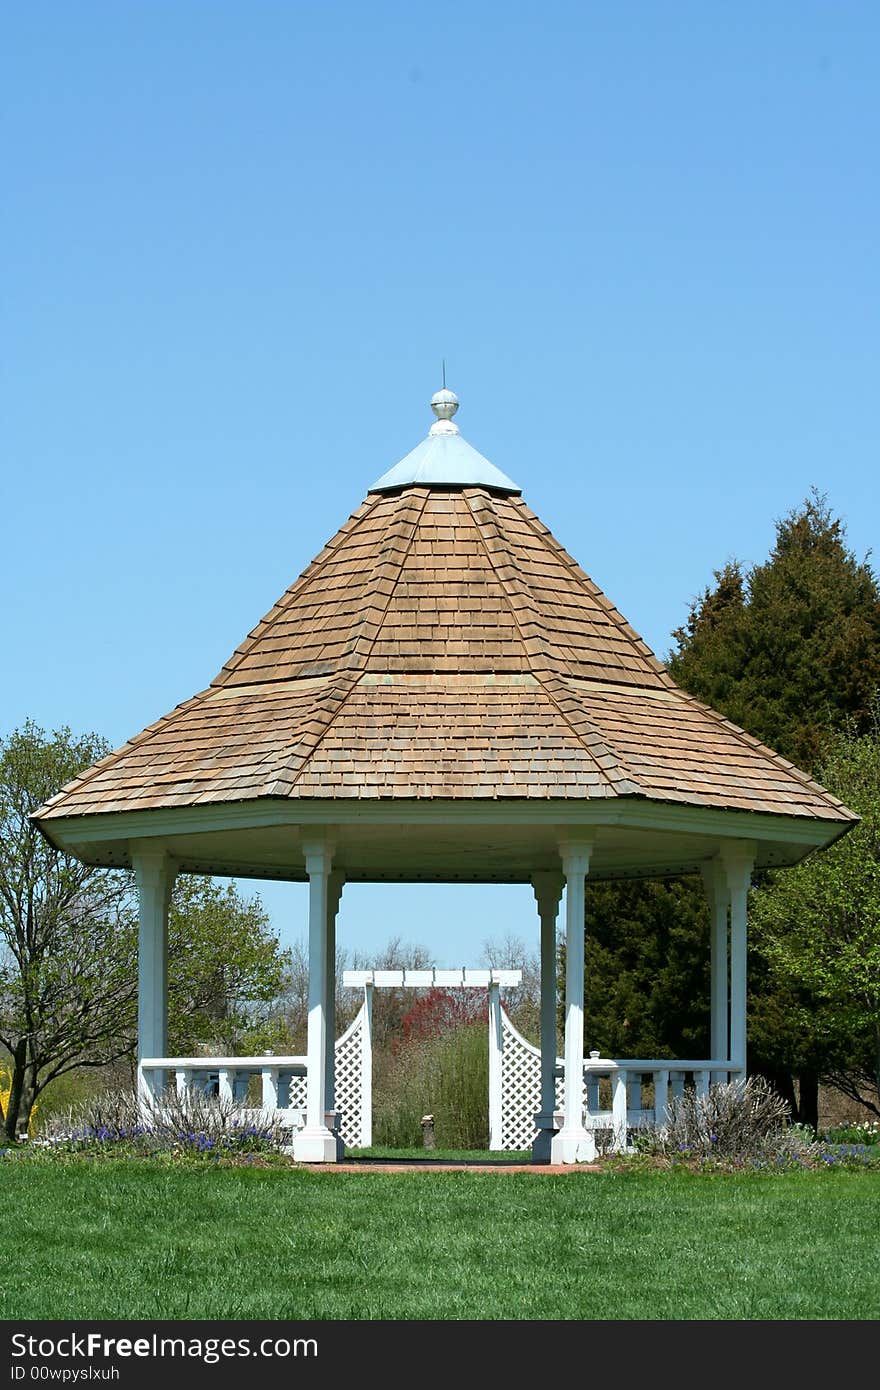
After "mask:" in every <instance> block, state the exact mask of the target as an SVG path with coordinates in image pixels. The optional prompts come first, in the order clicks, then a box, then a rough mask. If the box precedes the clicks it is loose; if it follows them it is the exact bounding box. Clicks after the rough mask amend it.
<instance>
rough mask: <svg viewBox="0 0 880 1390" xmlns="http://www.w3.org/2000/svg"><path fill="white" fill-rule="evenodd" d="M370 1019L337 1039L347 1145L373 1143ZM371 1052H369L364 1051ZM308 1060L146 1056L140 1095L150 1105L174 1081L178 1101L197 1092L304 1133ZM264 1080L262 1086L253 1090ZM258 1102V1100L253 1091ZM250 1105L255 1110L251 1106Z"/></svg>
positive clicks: (362, 1017)
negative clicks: (367, 1102) (254, 1082)
mask: <svg viewBox="0 0 880 1390" xmlns="http://www.w3.org/2000/svg"><path fill="white" fill-rule="evenodd" d="M368 1044H369V1038H368V1035H367V1014H366V1009H365V1008H364V1007H362V1008H361V1009H360V1010H359V1012H358V1013H357V1014H356V1015H355V1017H354V1018H353V1019H352V1021H351V1023H350V1024H349V1025H348V1027H347V1028H346V1030H345V1032H344V1033H343V1034H342V1036H341V1037H339V1038H337V1039H336V1098H335V1105H336V1109H337V1110H338V1112H339V1114H340V1133H341V1135H342V1138H343V1140H344V1142H345V1143H346V1144H352V1145H357V1144H364V1143H366V1144H369V1143H370V1137H369V1113H368V1111H369V1106H368V1105H367V1114H366V1115H365V1108H364V1096H365V1095H366V1096H367V1097H369V1079H370V1076H371V1074H372V1073H371V1069H370V1068H369V1066H368V1065H367V1062H368V1056H369V1051H368ZM365 1049H366V1050H365ZM307 1075H308V1058H307V1057H293V1056H282V1055H278V1054H276V1053H274V1052H265V1053H263V1054H262V1055H261V1056H258V1057H144V1058H143V1059H142V1061H141V1062H140V1063H139V1065H138V1094H139V1095H140V1096H142V1097H143V1098H144V1100H145V1102H146V1103H147V1104H148V1105H152V1104H154V1103H155V1102H156V1101H158V1099H159V1097H160V1096H161V1095H162V1094H163V1093H164V1091H165V1087H166V1084H167V1082H168V1081H170V1079H171V1077H172V1076H173V1077H174V1083H175V1088H176V1090H177V1094H178V1095H179V1096H181V1097H182V1096H184V1095H186V1094H188V1093H190V1092H192V1091H200V1092H201V1093H202V1094H203V1095H212V1096H218V1097H219V1098H220V1099H221V1100H223V1101H226V1102H229V1103H231V1104H234V1105H240V1106H241V1107H242V1108H243V1109H245V1110H246V1109H248V1108H250V1109H252V1110H253V1112H254V1114H255V1115H256V1114H258V1113H262V1114H266V1115H269V1114H271V1115H273V1116H274V1117H275V1118H276V1119H277V1120H279V1121H280V1122H281V1124H282V1125H284V1126H285V1127H286V1128H288V1129H291V1130H294V1131H295V1130H298V1129H302V1127H303V1125H304V1124H305V1111H306V1077H307ZM253 1077H258V1078H259V1086H258V1087H256V1088H254V1087H252V1085H251V1082H252V1078H253ZM254 1089H256V1090H257V1091H258V1093H259V1099H258V1100H256V1103H255V1097H254V1096H253V1090H254ZM249 1102H250V1105H249Z"/></svg>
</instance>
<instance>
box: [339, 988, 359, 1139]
mask: <svg viewBox="0 0 880 1390" xmlns="http://www.w3.org/2000/svg"><path fill="white" fill-rule="evenodd" d="M365 1027H366V1010H365V1008H364V1006H363V1005H361V1008H360V1012H359V1013H358V1015H357V1017H356V1018H355V1019H354V1021H353V1022H352V1024H351V1025H350V1027H348V1028H347V1029H346V1030H345V1032H344V1033H343V1035H342V1037H341V1038H338V1039H337V1041H336V1109H337V1110H338V1111H339V1112H340V1115H341V1121H340V1133H341V1135H342V1139H343V1143H345V1144H351V1145H355V1146H357V1145H359V1144H361V1143H362V1142H363V1141H362V1137H361V1105H362V1100H363V1076H364V1072H363V1045H364V1028H365Z"/></svg>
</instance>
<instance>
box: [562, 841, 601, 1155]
mask: <svg viewBox="0 0 880 1390" xmlns="http://www.w3.org/2000/svg"><path fill="white" fill-rule="evenodd" d="M592 848H593V846H592V842H591V841H589V840H570V841H564V842H562V843H561V844H560V847H559V852H560V855H561V856H562V871H563V873H564V874H565V1104H564V1114H563V1125H562V1129H561V1130H560V1131H559V1133H558V1134H556V1135H554V1137H553V1140H552V1143H551V1155H552V1157H553V1161H554V1162H556V1163H578V1162H584V1161H589V1160H590V1159H593V1158H594V1157H595V1155H596V1143H595V1139H594V1138H593V1136H592V1135H588V1134H587V1131H586V1129H585V1128H584V1101H583V1092H584V880H585V879H586V876H587V873H588V871H589V868H590V855H591V854H592Z"/></svg>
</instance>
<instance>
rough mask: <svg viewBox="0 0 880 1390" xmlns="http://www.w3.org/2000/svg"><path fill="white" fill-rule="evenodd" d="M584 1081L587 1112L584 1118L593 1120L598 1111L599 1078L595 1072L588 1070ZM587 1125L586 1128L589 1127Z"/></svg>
mask: <svg viewBox="0 0 880 1390" xmlns="http://www.w3.org/2000/svg"><path fill="white" fill-rule="evenodd" d="M584 1083H585V1085H586V1088H587V1114H586V1118H588V1119H590V1120H594V1119H595V1118H596V1116H597V1115H598V1113H599V1078H598V1076H597V1075H596V1073H595V1072H592V1071H588V1072H587V1074H586V1076H585V1078H584ZM589 1127H590V1126H589V1125H587V1128H588V1129H589Z"/></svg>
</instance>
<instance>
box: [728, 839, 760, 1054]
mask: <svg viewBox="0 0 880 1390" xmlns="http://www.w3.org/2000/svg"><path fill="white" fill-rule="evenodd" d="M721 861H722V863H723V865H724V870H725V876H726V879H727V888H728V892H729V893H730V1058H731V1061H732V1062H734V1063H735V1064H736V1066H737V1067H738V1068H741V1071H740V1072H739V1075H741V1076H744V1075H745V1066H746V986H747V980H746V952H747V948H748V941H747V925H746V923H747V915H748V893H749V887H750V885H751V881H752V868H753V866H754V863H755V847H754V845H753V844H752V843H751V842H750V841H748V840H733V841H730V842H728V843H727V844H722V846H721Z"/></svg>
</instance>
